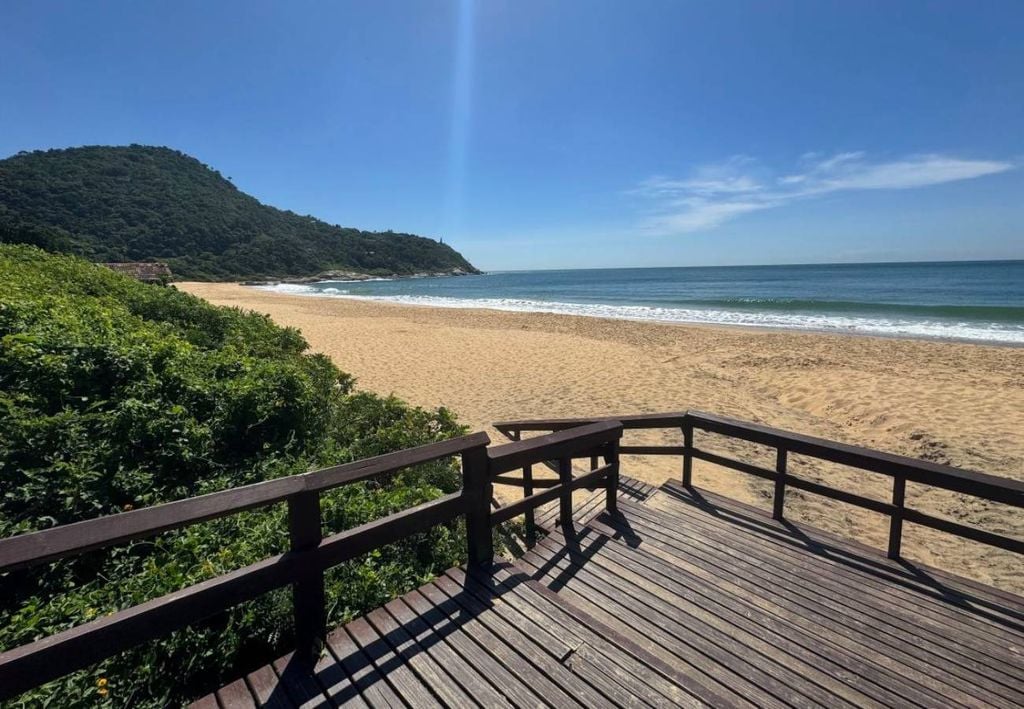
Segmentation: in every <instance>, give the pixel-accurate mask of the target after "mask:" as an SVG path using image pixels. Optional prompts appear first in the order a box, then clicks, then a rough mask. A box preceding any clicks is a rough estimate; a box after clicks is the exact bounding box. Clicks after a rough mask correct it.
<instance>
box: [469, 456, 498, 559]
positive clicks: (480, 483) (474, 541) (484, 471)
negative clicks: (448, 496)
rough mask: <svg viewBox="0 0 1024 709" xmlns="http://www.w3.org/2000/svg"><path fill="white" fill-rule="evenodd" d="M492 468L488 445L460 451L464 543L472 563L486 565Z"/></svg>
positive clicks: (489, 552)
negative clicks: (464, 500) (464, 527)
mask: <svg viewBox="0 0 1024 709" xmlns="http://www.w3.org/2000/svg"><path fill="white" fill-rule="evenodd" d="M493 488H494V485H493V484H492V483H491V470H490V464H489V458H488V457H487V448H486V447H485V446H480V447H479V448H471V449H470V450H468V451H464V452H463V453H462V494H463V495H464V496H465V498H466V544H467V547H468V556H469V564H470V565H471V566H489V565H490V564H491V563H492V562H493V561H494V539H493V537H492V536H491V495H492V494H493Z"/></svg>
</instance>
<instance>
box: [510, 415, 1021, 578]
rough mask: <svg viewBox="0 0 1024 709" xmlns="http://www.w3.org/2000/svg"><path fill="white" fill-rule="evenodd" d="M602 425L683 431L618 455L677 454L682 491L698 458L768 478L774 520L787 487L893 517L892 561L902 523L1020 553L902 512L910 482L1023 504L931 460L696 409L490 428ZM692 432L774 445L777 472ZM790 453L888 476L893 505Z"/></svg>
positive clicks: (1000, 485)
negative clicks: (794, 462)
mask: <svg viewBox="0 0 1024 709" xmlns="http://www.w3.org/2000/svg"><path fill="white" fill-rule="evenodd" d="M601 421H613V422H618V423H621V424H622V426H623V428H624V429H628V430H644V429H678V430H680V431H681V433H682V437H683V445H681V446H680V445H628V444H622V445H620V446H619V450H618V452H619V454H621V455H630V454H632V455H669V456H681V457H682V459H683V466H682V468H683V470H682V481H683V484H684V485H685V486H687V487H689V486H691V483H692V475H693V460H694V459H695V458H696V459H698V460H703V461H706V462H709V463H713V464H715V465H719V466H722V467H726V468H730V469H732V470H736V471H739V472H743V473H746V474H748V475H753V476H756V477H759V478H763V479H765V480H771V481H773V482H774V483H775V490H774V495H773V504H772V508H773V509H772V514H773V516H774V517H775V518H776V519H783V518H784V508H785V498H786V489H787V488H788V487H793V488H796V489H798V490H803V491H805V492H810V493H813V494H817V495H821V496H824V497H828V498H830V499H833V500H836V501H839V502H844V503H847V504H851V505H856V506H858V507H862V508H864V509H868V510H871V511H873V512H877V513H880V514H884V515H887V516H888V517H889V519H890V525H889V543H888V550H887V551H888V555H889V556H890V557H891V558H899V557H900V554H901V545H902V534H903V523H904V522H911V523H913V524H918V525H921V526H924V527H930V528H932V529H936V530H940V531H943V532H947V533H950V534H955V535H958V536H961V537H963V538H965V539H971V540H974V541H978V542H982V543H985V544H989V545H992V546H995V547H999V548H1001V549H1006V550H1009V551H1014V552H1017V553H1024V541H1022V540H1020V539H1017V538H1014V537H1010V536H1007V535H1005V534H998V533H994V532H989V531H986V530H982V529H979V528H977V527H972V526H969V525H965V524H961V523H959V522H954V521H952V520H948V519H943V518H941V517H936V516H934V515H931V514H928V513H926V512H922V511H920V510H917V509H913V508H910V507H907V505H906V499H905V498H906V484H907V482H913V483H918V484H921V485H926V486H930V487H935V488H940V489H943V490H948V491H951V492H956V493H961V494H965V495H970V496H973V497H978V498H981V499H985V500H990V501H993V502H998V503H1002V504H1007V505H1012V506H1015V507H1024V482H1022V481H1019V480H1013V479H1009V478H1003V477H998V476H995V475H989V474H986V473H981V472H976V471H973V470H964V469H960V468H954V467H952V466H948V465H940V464H938V463H933V462H930V461H925V460H918V459H916V458H909V457H906V456H901V455H896V454H893V453H885V452H882V451H877V450H872V449H870V448H863V447H860V446H854V445H849V444H846V443H839V442H837V441H831V440H828V439H825V438H817V437H814V436H807V435H804V434H800V433H793V432H791V431H784V430H781V429H777V428H772V427H770V426H764V425H761V424H756V423H750V422H747V421H740V420H737V419H732V418H727V417H724V416H717V415H715V414H708V413H704V412H700V411H687V412H683V413H679V412H677V413H667V414H662V413H658V414H641V415H634V416H614V417H595V418H572V419H565V418H560V419H532V420H520V421H501V422H498V423H495V424H494V427H495V428H496V429H497V430H498V431H500V432H501V433H502V434H504V435H505V436H506V437H508V438H510V439H512V440H516V441H521V440H522V434H523V433H524V432H527V431H530V432H540V431H564V430H567V429H574V428H577V427H580V426H585V425H590V424H594V423H597V422H601ZM695 431H704V432H707V433H714V434H719V435H722V436H725V437H728V438H733V439H739V440H744V441H748V442H750V443H755V444H760V445H764V446H768V447H770V448H774V449H775V452H776V459H775V467H774V469H769V468H766V467H762V466H759V465H755V464H752V463H748V462H745V461H742V460H736V459H734V458H729V457H727V456H723V455H720V454H718V453H714V452H712V451H709V450H706V449H703V448H699V447H697V446H696V445H694V432H695ZM527 440H532V439H527ZM790 454H796V455H805V456H808V457H811V458H817V459H819V460H824V461H829V462H833V463H838V464H841V465H846V466H849V467H853V468H857V469H860V470H865V471H868V472H872V473H878V474H881V475H886V476H889V477H891V478H892V479H893V487H892V496H891V500H890V501H889V502H883V501H881V500H876V499H872V498H869V497H865V496H863V495H859V494H856V493H853V492H850V491H848V490H841V489H838V488H836V487H832V486H829V485H826V484H823V483H820V482H815V481H813V480H807V479H806V478H801V477H798V476H795V475H793V474H792V473H790V472H789V471H788V470H787V468H788V462H789V456H790ZM510 484H511V483H510Z"/></svg>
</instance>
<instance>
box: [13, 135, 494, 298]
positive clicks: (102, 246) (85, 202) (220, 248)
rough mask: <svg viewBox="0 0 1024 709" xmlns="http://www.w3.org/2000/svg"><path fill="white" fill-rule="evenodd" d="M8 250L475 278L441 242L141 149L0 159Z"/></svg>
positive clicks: (240, 267)
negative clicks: (290, 203) (311, 207)
mask: <svg viewBox="0 0 1024 709" xmlns="http://www.w3.org/2000/svg"><path fill="white" fill-rule="evenodd" d="M0 242H7V243H28V244H33V245H36V246H39V247H41V248H44V249H46V250H47V251H52V252H59V253H71V254H75V255H78V256H82V257H84V258H87V259H89V260H91V261H148V260H160V261H166V262H167V263H169V264H170V266H171V269H172V270H173V271H174V273H175V275H176V277H179V278H183V279H199V280H229V279H245V278H264V277H270V278H273V277H288V276H293V277H294V276H313V275H316V274H318V273H321V272H323V271H329V270H347V271H355V272H360V273H368V274H375V275H391V274H398V275H403V274H413V273H421V272H431V273H435V272H445V273H453V272H459V271H462V272H474V271H475V269H474V268H473V266H471V265H470V264H469V262H468V261H466V259H464V258H463V257H462V256H461V255H460V254H459V253H458V252H457V251H455V250H454V249H452V248H451V247H449V246H447V245H445V244H441V243H439V242H438V241H435V240H433V239H427V238H424V237H420V236H414V235H411V234H396V233H391V232H367V231H360V230H359V229H352V228H344V227H339V226H332V225H330V224H327V223H325V222H322V221H320V220H319V219H315V218H313V217H310V216H300V215H298V214H295V213H293V212H288V211H282V210H280V209H275V208H273V207H269V206H267V205H264V204H261V203H260V202H259V201H258V200H256V199H255V198H253V197H250V196H249V195H247V194H245V193H243V192H241V191H239V190H238V189H237V188H236V187H235V186H234V185H233V184H232V183H231V182H230V181H229V180H227V179H225V178H224V177H222V176H221V174H220V173H219V172H217V171H216V170H214V169H212V168H210V167H208V166H206V165H204V164H202V163H201V162H199V161H198V160H196V159H195V158H192V157H190V156H188V155H185V154H184V153H181V152H178V151H176V150H171V149H169V148H158V147H147V146H141V145H132V146H128V147H102V146H97V147H84V148H70V149H67V150H47V151H35V152H28V153H19V154H17V155H14V156H12V157H9V158H7V159H5V160H0Z"/></svg>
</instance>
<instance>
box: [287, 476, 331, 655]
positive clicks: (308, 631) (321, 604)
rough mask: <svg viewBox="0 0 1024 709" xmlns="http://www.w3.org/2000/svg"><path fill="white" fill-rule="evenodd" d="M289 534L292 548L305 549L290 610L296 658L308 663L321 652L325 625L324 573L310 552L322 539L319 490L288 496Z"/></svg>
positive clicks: (294, 586) (295, 549)
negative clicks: (292, 617)
mask: <svg viewBox="0 0 1024 709" xmlns="http://www.w3.org/2000/svg"><path fill="white" fill-rule="evenodd" d="M288 536H289V539H290V541H291V551H293V552H297V553H300V554H301V553H305V554H306V556H305V558H304V559H303V562H302V563H301V564H300V566H299V569H298V573H297V578H296V580H295V583H293V584H292V609H293V610H292V612H293V614H294V620H295V658H296V659H297V660H298V661H299V662H301V663H303V664H305V665H308V666H312V665H314V664H315V663H316V660H317V658H318V657H319V656H320V647H321V641H322V638H323V636H324V633H325V632H326V628H327V604H326V602H325V599H324V573H323V571H322V570H321V569H320V567H319V566H318V565H317V563H316V557H315V556H314V555H313V554H312V553H310V552H312V551H313V550H314V549H316V548H317V546H318V545H319V544H320V541H321V540H322V539H323V529H322V527H321V520H320V493H319V492H315V491H314V492H301V493H299V494H297V495H295V496H293V497H290V498H288Z"/></svg>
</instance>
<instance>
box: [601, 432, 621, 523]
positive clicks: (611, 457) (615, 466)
mask: <svg viewBox="0 0 1024 709" xmlns="http://www.w3.org/2000/svg"><path fill="white" fill-rule="evenodd" d="M604 461H605V464H606V465H610V466H611V468H612V469H611V470H609V471H608V488H607V491H606V497H605V503H604V508H605V509H606V510H608V512H609V513H610V514H615V513H616V512H618V511H619V442H618V441H617V440H616V441H612V442H611V443H609V444H608V453H607V455H605V457H604ZM595 467H596V466H595Z"/></svg>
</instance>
